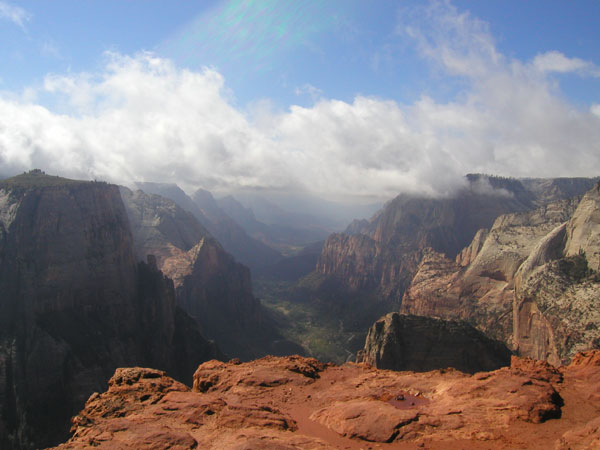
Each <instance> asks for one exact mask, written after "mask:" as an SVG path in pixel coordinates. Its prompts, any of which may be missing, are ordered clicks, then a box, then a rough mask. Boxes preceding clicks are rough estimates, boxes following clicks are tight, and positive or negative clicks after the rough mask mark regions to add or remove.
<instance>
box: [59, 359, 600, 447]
mask: <svg viewBox="0 0 600 450" xmlns="http://www.w3.org/2000/svg"><path fill="white" fill-rule="evenodd" d="M599 430H600V351H593V352H586V353H583V354H579V355H578V356H577V357H576V358H575V359H574V360H573V362H572V363H571V364H570V365H569V366H566V367H561V368H559V369H556V368H554V367H552V366H550V365H549V364H547V363H545V362H540V361H534V360H529V359H522V358H513V361H512V364H511V367H510V368H509V367H506V368H502V369H499V370H496V371H493V372H480V373H476V374H474V375H467V374H464V373H462V372H459V371H457V370H454V369H446V370H436V371H431V372H425V373H414V372H392V371H386V370H378V369H374V368H372V367H369V366H367V365H364V364H353V363H349V364H345V365H343V366H334V365H331V364H323V363H321V362H319V361H317V360H315V359H312V358H302V357H299V356H290V357H282V358H278V357H271V356H269V357H265V358H262V359H259V360H256V361H252V362H248V363H243V364H242V363H239V361H230V362H229V363H222V362H219V361H209V362H206V363H204V364H202V365H201V366H200V367H199V368H198V370H197V371H196V373H195V375H194V387H193V389H189V388H188V387H186V386H184V385H183V384H181V383H178V382H176V381H174V380H172V379H171V378H169V377H168V376H167V375H166V374H165V373H164V372H161V371H158V370H153V369H142V368H127V369H118V370H117V371H116V373H115V375H114V376H113V377H112V378H111V380H110V382H109V389H108V391H107V392H105V393H102V394H93V395H92V396H91V397H90V399H89V400H88V402H87V404H86V406H85V409H84V410H83V411H82V412H81V413H80V414H79V415H78V416H76V417H75V418H74V419H73V428H72V431H73V437H72V438H71V439H70V440H69V441H68V442H67V443H65V444H62V445H60V446H59V447H57V448H59V449H62V450H66V449H83V448H89V447H92V446H93V447H97V448H100V449H118V448H123V449H125V448H127V449H130V450H132V449H167V448H168V449H196V448H197V449H240V450H242V449H330V448H341V449H410V448H429V449H496V448H507V449H508V448H511V449H512V448H523V449H549V448H556V449H578V448H581V449H592V448H600V447H599V446H600V432H599Z"/></svg>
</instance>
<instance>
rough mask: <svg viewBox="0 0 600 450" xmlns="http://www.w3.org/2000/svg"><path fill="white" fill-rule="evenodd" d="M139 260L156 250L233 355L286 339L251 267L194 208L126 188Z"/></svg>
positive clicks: (190, 305) (250, 354) (187, 301)
mask: <svg viewBox="0 0 600 450" xmlns="http://www.w3.org/2000/svg"><path fill="white" fill-rule="evenodd" d="M121 195H122V197H123V200H124V203H125V207H126V210H127V213H128V215H129V219H130V221H131V227H132V231H133V238H134V244H135V245H134V246H135V249H136V254H137V258H138V259H142V260H143V259H145V258H146V257H147V255H155V257H156V263H157V266H158V268H159V269H160V270H161V271H162V272H163V273H164V274H165V275H167V276H168V277H170V278H171V279H172V280H173V281H174V283H175V288H176V292H177V301H178V303H179V305H180V306H181V307H182V308H183V309H184V310H185V311H187V312H188V313H189V314H190V315H191V316H193V317H194V319H195V320H196V321H197V322H198V324H199V325H200V327H201V329H202V330H203V332H204V334H205V335H206V336H208V337H209V338H211V339H214V340H215V341H216V342H217V343H218V344H219V346H220V348H221V349H222V350H223V351H224V352H225V353H226V354H227V355H229V356H230V357H238V358H242V359H251V358H256V357H259V356H264V355H265V354H267V353H269V352H271V351H272V350H273V348H272V345H273V343H275V344H276V345H277V346H278V347H281V348H285V345H284V341H283V340H282V338H281V337H280V336H279V334H278V333H277V332H276V330H275V329H274V326H273V324H272V323H271V322H270V320H269V319H268V317H267V316H266V314H265V312H264V310H263V308H262V306H261V304H260V302H259V301H258V300H257V299H256V298H255V297H254V296H253V294H252V283H251V280H250V271H249V270H248V268H246V267H245V266H243V265H242V264H239V263H237V262H236V261H235V260H234V258H233V257H232V256H231V255H229V254H228V253H227V252H225V250H224V249H223V248H222V247H221V245H220V244H219V242H217V241H216V240H215V239H214V238H213V237H212V235H211V234H210V233H209V232H208V231H207V230H206V228H204V227H203V226H202V225H201V224H200V223H199V222H198V221H197V220H196V218H195V217H194V216H193V215H192V214H191V213H189V212H187V211H185V210H183V209H182V208H181V207H179V206H178V205H177V204H176V203H175V202H174V201H172V200H169V199H167V198H164V197H161V196H159V195H151V194H146V193H144V192H142V191H139V190H138V191H136V192H132V191H130V190H129V189H127V188H121Z"/></svg>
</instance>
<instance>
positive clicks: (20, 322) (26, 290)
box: [0, 171, 217, 449]
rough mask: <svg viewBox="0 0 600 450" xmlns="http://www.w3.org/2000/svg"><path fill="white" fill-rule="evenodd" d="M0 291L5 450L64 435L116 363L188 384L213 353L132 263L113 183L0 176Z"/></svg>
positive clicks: (169, 295)
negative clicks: (159, 372) (157, 371)
mask: <svg viewBox="0 0 600 450" xmlns="http://www.w3.org/2000/svg"><path fill="white" fill-rule="evenodd" d="M0 293H1V295H0V447H2V448H7V449H10V448H15V449H19V448H34V447H36V448H39V447H44V446H47V445H51V444H53V443H56V442H57V441H58V440H61V439H64V438H65V436H66V435H67V431H68V421H69V418H70V417H71V416H72V415H73V414H74V413H75V412H76V411H77V410H79V409H80V408H81V406H82V405H83V403H84V402H85V400H86V399H87V397H88V396H89V395H90V394H91V393H92V392H94V391H101V390H103V389H105V387H106V380H107V379H108V377H109V376H110V374H111V373H112V372H114V370H115V368H116V367H119V366H123V365H151V366H154V367H159V368H162V369H167V370H169V371H170V373H172V374H173V375H174V376H176V377H177V378H179V379H182V380H190V379H191V371H192V368H193V366H195V365H196V364H198V363H199V362H201V361H204V360H206V359H209V358H212V357H215V356H217V352H216V349H215V348H214V345H213V344H211V343H210V342H208V341H207V340H206V339H204V338H203V337H202V335H201V334H200V332H199V330H198V328H197V326H195V325H194V324H193V323H190V322H189V320H188V319H189V317H187V316H186V315H185V314H184V313H183V312H182V311H179V310H178V308H177V307H176V304H175V293H174V289H173V284H172V282H171V281H170V280H169V279H167V278H165V277H164V276H163V275H162V273H160V272H159V271H158V270H157V269H156V268H155V267H153V265H152V264H149V265H148V264H146V263H139V264H138V263H136V261H135V258H134V253H133V242H132V237H131V232H130V229H129V221H128V218H127V214H126V212H125V208H124V207H123V202H122V200H121V196H120V194H119V189H118V187H117V186H113V185H108V184H106V183H96V182H79V181H73V180H65V179H62V178H58V177H51V176H47V175H45V174H43V173H42V172H40V171H33V172H30V173H29V174H24V175H21V176H18V177H15V178H12V179H9V180H5V181H3V182H0Z"/></svg>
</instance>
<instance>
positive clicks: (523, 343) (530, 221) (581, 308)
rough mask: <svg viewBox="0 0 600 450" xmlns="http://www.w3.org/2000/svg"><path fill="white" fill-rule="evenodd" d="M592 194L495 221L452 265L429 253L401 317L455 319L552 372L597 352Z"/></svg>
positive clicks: (599, 286) (596, 233)
mask: <svg viewBox="0 0 600 450" xmlns="http://www.w3.org/2000/svg"><path fill="white" fill-rule="evenodd" d="M598 198H599V193H598V186H596V187H593V188H592V189H591V190H590V191H589V192H588V193H586V194H585V195H584V196H583V198H581V199H579V198H574V199H571V200H561V201H558V202H554V203H550V204H547V205H544V206H542V207H539V208H538V209H535V210H533V211H529V212H524V213H515V214H506V215H502V216H500V217H498V219H497V220H496V221H495V222H494V225H493V226H492V227H491V229H490V230H489V231H488V230H481V231H479V232H478V233H477V234H476V236H475V238H474V239H473V241H472V243H471V244H470V245H469V246H468V247H466V248H465V249H464V250H463V251H462V252H461V253H459V255H458V256H457V258H456V260H455V261H452V260H450V259H449V258H447V257H446V256H445V255H442V254H440V253H437V252H434V251H429V252H427V253H426V254H425V256H424V258H423V259H422V261H421V263H420V265H419V268H418V270H417V273H416V274H415V276H414V278H413V280H412V282H411V285H410V287H409V288H408V289H407V291H406V293H405V294H404V297H403V300H402V307H401V310H402V311H403V312H405V313H410V314H419V315H427V316H436V317H443V318H460V319H462V320H466V321H468V322H469V323H471V324H473V325H474V326H476V327H477V328H479V329H480V330H482V331H484V332H485V333H487V334H488V335H490V336H492V337H495V338H497V339H501V340H503V341H504V342H505V343H506V344H507V345H509V346H510V347H511V348H512V349H513V350H515V351H517V352H518V353H519V354H521V355H524V356H529V357H534V358H538V359H544V360H548V361H550V362H552V363H553V364H557V365H558V364H560V363H566V362H568V361H569V360H570V359H571V358H572V357H573V355H574V354H575V353H576V352H578V351H582V350H586V349H590V348H598V347H599V346H600V339H599V338H600V335H599V333H600V332H599V331H598V329H599V328H600V314H598V310H597V308H596V307H594V304H595V301H596V299H597V297H598V292H600V283H599V280H598V275H597V267H594V265H595V264H597V258H598V256H597V255H598V248H597V246H598V245H597V243H598V236H599V231H600V226H599V221H598V217H597V216H598V211H600V209H599V208H598V207H599V206H600V204H599V202H598Z"/></svg>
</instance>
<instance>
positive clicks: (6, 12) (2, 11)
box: [0, 1, 31, 28]
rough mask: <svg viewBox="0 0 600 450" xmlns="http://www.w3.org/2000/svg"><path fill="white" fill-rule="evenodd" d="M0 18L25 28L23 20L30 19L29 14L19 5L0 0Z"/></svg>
mask: <svg viewBox="0 0 600 450" xmlns="http://www.w3.org/2000/svg"><path fill="white" fill-rule="evenodd" d="M0 19H7V20H10V21H11V22H13V23H14V24H16V25H18V26H20V27H21V28H25V22H27V21H29V20H30V19H31V14H29V13H28V12H27V11H26V10H24V9H23V8H21V7H20V6H15V5H11V4H10V3H6V2H2V1H0Z"/></svg>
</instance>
